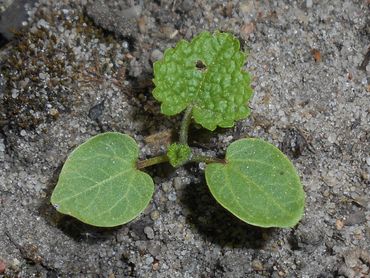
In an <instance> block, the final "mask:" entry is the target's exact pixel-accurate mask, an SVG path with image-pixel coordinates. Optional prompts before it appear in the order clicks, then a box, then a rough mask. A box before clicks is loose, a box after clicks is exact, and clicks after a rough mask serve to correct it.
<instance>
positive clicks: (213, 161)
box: [51, 32, 305, 227]
mask: <svg viewBox="0 0 370 278" xmlns="http://www.w3.org/2000/svg"><path fill="white" fill-rule="evenodd" d="M245 59H246V55H245V54H244V53H242V52H241V51H240V45H239V41H238V40H237V39H236V38H235V37H234V36H232V35H231V34H228V33H220V32H215V33H214V34H211V33H209V32H203V33H201V34H199V35H198V36H197V37H195V38H194V39H193V40H192V41H191V42H187V41H184V40H182V41H180V42H179V43H178V44H177V45H176V47H175V48H171V49H168V50H166V51H165V54H164V58H163V59H162V60H161V61H158V62H156V63H155V64H154V84H155V86H156V87H155V89H154V91H153V95H154V97H155V98H156V99H157V100H158V101H160V102H161V103H162V104H161V112H162V113H163V114H165V115H168V116H172V115H176V114H179V113H181V112H183V111H185V112H184V116H183V120H182V124H181V129H180V136H179V142H178V143H173V144H172V145H170V146H169V147H168V150H167V153H166V154H165V155H162V156H157V157H153V158H150V159H147V160H142V161H138V154H139V149H138V146H137V144H136V142H135V141H134V139H132V138H131V137H129V136H128V135H125V134H121V133H117V132H107V133H103V134H99V135H97V136H94V137H92V138H91V139H89V140H87V141H86V142H85V143H83V144H81V145H80V146H79V147H77V148H76V149H75V150H74V151H73V152H72V153H71V154H70V155H69V157H68V159H67V161H66V162H65V164H64V166H63V169H62V171H61V173H60V176H59V180H58V184H57V186H56V187H55V189H54V191H53V194H52V196H51V203H52V204H53V205H54V206H55V208H56V209H57V210H58V211H59V212H61V213H64V214H68V215H71V216H73V217H75V218H77V219H79V220H80V221H82V222H85V223H87V224H90V225H94V226H100V227H112V226H117V225H121V224H125V223H127V222H129V221H131V220H133V219H134V218H135V217H137V216H138V215H139V214H140V213H141V212H142V211H143V210H144V209H145V207H146V206H147V205H148V203H149V202H150V200H151V197H152V195H153V192H154V183H153V180H152V178H151V177H150V176H149V175H148V174H146V173H145V172H143V171H141V170H142V169H143V168H145V167H149V166H151V165H155V164H158V163H163V162H169V163H170V164H171V165H172V166H173V167H180V166H182V165H184V164H186V163H189V162H205V163H206V164H207V166H206V169H205V176H206V182H207V185H208V187H209V190H210V192H211V194H212V195H213V196H214V198H215V199H216V200H217V202H219V203H220V204H221V205H222V206H223V207H224V208H225V209H227V210H228V211H230V212H231V213H232V214H233V215H235V216H236V217H238V218H239V219H241V220H242V221H244V222H246V223H249V224H252V225H256V226H260V227H292V226H294V225H296V224H297V222H298V221H299V220H300V219H301V217H302V214H303V209H304V198H305V195H304V191H303V188H302V185H301V182H300V179H299V177H298V175H297V172H296V170H295V168H294V166H293V165H292V163H291V162H290V161H289V159H288V158H287V157H286V156H285V155H284V154H283V153H282V152H281V151H280V150H279V149H277V148H276V147H274V146H273V145H271V144H269V143H267V142H265V141H263V140H260V139H255V138H247V139H241V140H237V141H235V142H233V143H232V144H231V145H230V146H229V147H228V148H227V150H226V156H225V159H219V158H216V157H204V156H199V155H196V154H195V153H194V152H193V150H192V148H191V147H190V146H189V145H188V139H187V138H188V129H189V125H190V123H191V120H192V119H193V120H194V121H195V122H196V123H198V124H200V125H202V126H203V127H204V128H206V129H208V130H211V131H213V130H214V129H216V127H217V126H220V127H232V126H233V125H234V122H235V121H237V120H240V119H243V118H245V117H247V116H248V115H249V113H250V110H249V108H248V106H247V103H248V100H249V99H250V98H251V96H252V89H251V87H250V82H251V80H250V76H249V74H248V73H247V72H245V71H243V70H242V67H243V65H244V62H245Z"/></svg>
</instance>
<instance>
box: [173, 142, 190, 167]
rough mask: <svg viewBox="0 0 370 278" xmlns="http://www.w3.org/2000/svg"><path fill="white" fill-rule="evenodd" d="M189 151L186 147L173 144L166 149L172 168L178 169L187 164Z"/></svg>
mask: <svg viewBox="0 0 370 278" xmlns="http://www.w3.org/2000/svg"><path fill="white" fill-rule="evenodd" d="M190 155H191V149H190V147H189V146H188V145H184V144H178V143H173V144H171V145H170V146H169V147H168V150H167V156H168V159H169V162H170V164H171V165H172V166H173V167H176V168H177V167H180V166H181V165H183V164H185V163H186V162H188V160H189V158H190Z"/></svg>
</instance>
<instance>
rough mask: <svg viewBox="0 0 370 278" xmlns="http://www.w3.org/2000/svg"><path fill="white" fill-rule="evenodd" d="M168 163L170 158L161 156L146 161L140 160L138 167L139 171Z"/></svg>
mask: <svg viewBox="0 0 370 278" xmlns="http://www.w3.org/2000/svg"><path fill="white" fill-rule="evenodd" d="M167 161H168V157H167V155H160V156H155V157H152V158H148V159H145V160H140V161H138V162H137V163H136V167H137V169H139V170H140V169H143V168H146V167H149V166H153V165H156V164H159V163H164V162H167Z"/></svg>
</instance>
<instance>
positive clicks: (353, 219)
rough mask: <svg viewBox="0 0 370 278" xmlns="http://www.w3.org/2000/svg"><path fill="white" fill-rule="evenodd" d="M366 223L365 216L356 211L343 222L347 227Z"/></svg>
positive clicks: (361, 212)
mask: <svg viewBox="0 0 370 278" xmlns="http://www.w3.org/2000/svg"><path fill="white" fill-rule="evenodd" d="M365 221H366V215H365V212H363V211H356V212H354V213H352V214H350V215H348V216H347V217H346V220H345V221H344V222H345V224H346V225H347V226H353V225H356V224H361V223H363V222H365Z"/></svg>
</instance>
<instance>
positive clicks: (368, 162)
mask: <svg viewBox="0 0 370 278" xmlns="http://www.w3.org/2000/svg"><path fill="white" fill-rule="evenodd" d="M366 164H367V165H369V166H370V156H368V157H367V158H366Z"/></svg>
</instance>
